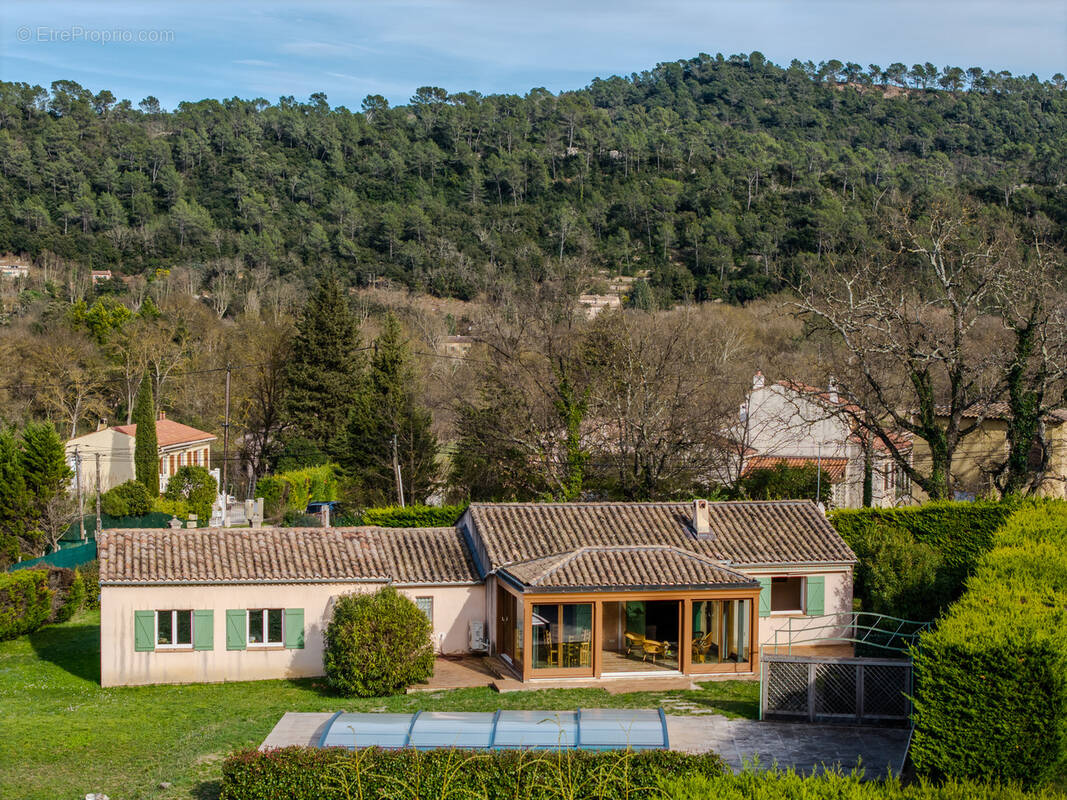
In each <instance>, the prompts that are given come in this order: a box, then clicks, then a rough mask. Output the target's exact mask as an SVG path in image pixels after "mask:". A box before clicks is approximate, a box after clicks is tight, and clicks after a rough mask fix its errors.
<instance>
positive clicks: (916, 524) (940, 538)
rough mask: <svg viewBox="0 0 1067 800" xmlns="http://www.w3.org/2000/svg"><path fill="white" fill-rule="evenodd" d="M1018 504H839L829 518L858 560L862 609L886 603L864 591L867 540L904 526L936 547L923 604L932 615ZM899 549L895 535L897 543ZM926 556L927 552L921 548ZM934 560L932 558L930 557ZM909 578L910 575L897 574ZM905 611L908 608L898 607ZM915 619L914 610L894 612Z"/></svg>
mask: <svg viewBox="0 0 1067 800" xmlns="http://www.w3.org/2000/svg"><path fill="white" fill-rule="evenodd" d="M1017 505H1018V504H1017V503H1014V502H1010V501H1005V502H995V503H994V502H989V503H954V502H942V503H927V504H925V505H922V506H912V507H906V508H862V509H842V510H839V511H832V512H830V515H829V517H830V521H831V523H833V526H834V527H835V528H836V529H837V532H838V533H839V534H841V538H842V539H844V540H845V542H847V543H848V545H849V546H850V547H851V548H852V549H853V551H855V553H856V555H857V556H858V557H859V559H860V566H859V567H858V568H857V571H856V573H857V586H856V595H857V597H859V599H860V601H861V602H862V603H863V607H864V609H865V610H873V608H872V605H874V604H878V603H881V604H883V605H888V604H889V603H890V600H889V599H888V598H875V597H874V596H873V595H870V594H865V592H866V591H867V589H868V588H869V584H866V585H865V584H863V582H862V581H861V577H862V573H863V570H864V568H865V567H868V566H870V565H871V564H872V563H873V557H874V556H873V553H872V548H871V547H870V543H873V542H877V541H878V540H879V539H880V538H882V537H892V538H896V537H897V535H898V533H899V532H900V531H906V532H907V533H908V534H910V535H911V536H912V538H914V539H915V541H917V542H920V543H921V544H924V545H927V546H929V547H931V548H933V549H934V551H935V552H936V554H937V561H938V564H937V567H936V571H935V574H936V578H935V579H934V581H933V583H932V585H930V587H929V588H928V593H927V596H926V597H925V598H924V601H923V604H924V606H925V607H926V608H927V609H932V610H934V614H929V613H927V615H926V618H928V619H929V618H932V617H933V616H936V613H937V612H939V611H941V610H943V609H944V608H947V607H948V606H949V605H950V604H951V603H953V602H954V601H955V600H956V599H957V598H958V597H959V596H960V593H961V592H962V591H963V584H964V581H966V579H967V576H968V575H970V574H971V573H972V572H973V571H974V568H975V565H976V564H977V563H978V561H979V559H980V558H981V557H982V556H983V555H984V554H985V553H986V552H987V551H988V550H989V548H990V547H991V546H992V543H993V534H994V532H996V531H997V529H998V528H1000V527H1001V526H1002V525H1003V524H1004V522H1005V520H1007V519H1008V517H1010V516H1011V514H1012V512H1013V511H1014V510H1015V509H1016V508H1017ZM895 548H896V549H898V550H899V549H900V542H899V539H898V541H897V543H896V545H895ZM919 555H921V556H922V557H923V558H924V559H925V558H927V557H928V554H925V553H919ZM931 560H932V559H931ZM900 579H901V580H902V581H904V582H907V580H908V576H900ZM898 611H907V609H898ZM895 616H903V617H909V618H915V617H917V616H918V614H917V613H915V612H909V613H901V614H896V615H895Z"/></svg>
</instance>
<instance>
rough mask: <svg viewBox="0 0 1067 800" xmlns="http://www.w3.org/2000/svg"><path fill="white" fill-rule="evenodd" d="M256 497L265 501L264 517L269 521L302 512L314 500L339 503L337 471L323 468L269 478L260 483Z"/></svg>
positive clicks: (324, 465)
mask: <svg viewBox="0 0 1067 800" xmlns="http://www.w3.org/2000/svg"><path fill="white" fill-rule="evenodd" d="M256 494H257V495H258V496H260V497H262V498H263V515H264V516H265V517H266V518H268V519H279V518H281V517H283V516H284V515H285V513H286V512H287V511H297V512H301V511H303V510H304V509H306V508H307V506H308V503H310V502H311V501H313V500H318V501H323V502H325V501H329V500H336V499H337V467H336V466H335V465H333V464H323V465H321V466H317V467H305V468H304V469H297V470H291V471H290V472H281V473H278V474H276V475H267V476H265V477H263V478H261V479H260V480H259V481H258V482H257V483H256Z"/></svg>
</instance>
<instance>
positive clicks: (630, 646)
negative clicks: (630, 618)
mask: <svg viewBox="0 0 1067 800" xmlns="http://www.w3.org/2000/svg"><path fill="white" fill-rule="evenodd" d="M644 644H645V637H644V636H642V635H641V634H639V633H628V634H626V655H630V654H631V653H632V652H633V651H634V650H641V648H642V647H643V646H644Z"/></svg>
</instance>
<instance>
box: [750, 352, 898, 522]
mask: <svg viewBox="0 0 1067 800" xmlns="http://www.w3.org/2000/svg"><path fill="white" fill-rule="evenodd" d="M860 416H862V414H861V412H859V410H858V409H855V408H853V407H850V406H849V405H848V404H847V403H846V402H845V401H844V400H842V399H841V398H840V397H839V396H838V394H837V390H836V388H835V387H834V385H833V382H832V381H831V384H830V386H829V387H828V388H827V389H818V388H816V387H813V386H806V385H803V384H798V383H796V382H793V381H778V382H776V383H768V382H767V381H766V380H765V379H764V377H763V373H762V372H757V373H756V375H755V376H754V377H753V380H752V389H751V391H750V392H749V394H748V398H747V400H746V402H745V403H744V404H743V405H742V407H741V420H740V423H739V425H738V429H737V431H736V433H735V436H736V438H737V440H738V441H740V442H743V444H744V446H745V451H744V452H745V454H744V455H743V456H741V457H740V458H742V460H743V463H742V464H741V466H740V470H739V472H740V474H742V475H744V474H747V473H749V472H751V471H753V470H756V469H766V468H771V467H774V466H776V465H778V464H786V465H787V466H793V467H796V466H805V465H810V466H817V467H819V468H821V469H822V472H823V475H824V477H826V478H827V479H829V481H830V485H831V493H832V494H831V504H832V505H833V506H834V507H836V508H859V507H861V506H862V505H863V482H864V474H865V472H866V469H867V454H866V453H865V449H869V450H870V469H871V505H872V506H875V507H893V506H896V505H901V504H904V503H909V502H911V487H910V483H909V481H908V480H907V478H906V475H905V474H904V472H903V470H902V469H901V468H900V467H899V465H898V464H897V463H896V462H895V461H894V460H893V458H892V456H891V455H890V454H889V453H888V452H887V451H886V449H885V447H884V446H883V445H882V444H881V442H878V441H875V442H873V443H872V444H871V445H870V446H869V447H868V448H865V447H864V443H863V438H862V435H861V434H860V433H859V431H858V426H857V423H856V419H857V418H858V417H860ZM899 446H900V448H901V450H902V451H907V452H910V451H911V443H910V440H908V439H905V438H903V437H902V438H901V439H900V445H899Z"/></svg>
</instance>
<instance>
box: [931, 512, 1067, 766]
mask: <svg viewBox="0 0 1067 800" xmlns="http://www.w3.org/2000/svg"><path fill="white" fill-rule="evenodd" d="M915 680H916V698H915V726H916V727H915V736H914V741H913V744H912V750H911V754H912V759H913V761H914V763H915V765H916V768H917V769H918V770H919V771H920V772H922V773H924V774H927V775H930V776H933V777H968V778H981V779H991V780H999V781H1018V782H1019V783H1020V784H1022V785H1023V786H1037V785H1040V784H1042V783H1043V782H1045V781H1047V780H1049V779H1051V778H1053V777H1054V776H1057V775H1062V774H1065V773H1067V503H1064V502H1062V501H1060V502H1053V501H1044V502H1033V503H1029V504H1027V505H1026V506H1024V507H1023V508H1021V509H1020V510H1019V511H1017V512H1016V513H1015V514H1014V515H1013V516H1012V518H1011V519H1010V520H1009V521H1008V523H1007V524H1006V525H1005V526H1004V528H1003V529H1002V530H1001V531H999V532H997V534H996V535H995V536H994V547H993V549H992V550H990V552H989V553H987V554H986V555H985V557H984V558H982V560H981V561H980V562H979V565H978V568H977V570H976V572H975V574H974V575H973V577H971V578H970V579H969V580H968V581H967V590H966V592H965V593H964V595H963V596H962V597H961V598H960V600H959V602H958V603H956V604H955V605H954V606H952V608H951V609H950V610H949V611H948V613H947V614H946V615H945V617H944V618H943V619H942V621H941V622H940V624H939V625H938V626H937V628H936V629H935V630H933V631H930V632H928V633H925V634H924V635H923V636H922V637H921V638H920V642H919V647H918V651H917V653H916V655H915Z"/></svg>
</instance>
